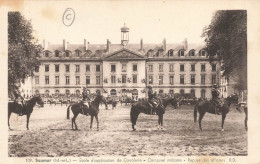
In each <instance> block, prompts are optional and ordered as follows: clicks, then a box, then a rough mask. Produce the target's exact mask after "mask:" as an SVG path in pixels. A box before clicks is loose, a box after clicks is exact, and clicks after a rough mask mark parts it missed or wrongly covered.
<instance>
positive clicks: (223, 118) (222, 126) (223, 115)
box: [221, 113, 226, 131]
mask: <svg viewBox="0 0 260 164" xmlns="http://www.w3.org/2000/svg"><path fill="white" fill-rule="evenodd" d="M225 118H226V114H225V113H224V114H222V124H221V128H222V129H221V130H222V131H224V121H225Z"/></svg>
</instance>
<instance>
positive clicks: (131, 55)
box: [32, 26, 227, 98]
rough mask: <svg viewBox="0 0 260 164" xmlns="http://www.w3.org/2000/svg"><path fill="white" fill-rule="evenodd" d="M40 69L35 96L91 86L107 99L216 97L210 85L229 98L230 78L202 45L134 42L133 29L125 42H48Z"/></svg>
mask: <svg viewBox="0 0 260 164" xmlns="http://www.w3.org/2000/svg"><path fill="white" fill-rule="evenodd" d="M43 48H44V50H43V53H42V54H41V56H40V57H39V60H40V61H41V65H40V66H39V67H38V68H36V71H35V73H34V75H35V76H34V77H33V82H32V83H33V92H34V93H40V94H80V93H81V87H82V86H86V87H87V88H88V89H89V90H90V92H91V93H94V92H96V90H100V91H101V92H102V93H103V95H105V96H108V95H111V96H122V95H128V96H135V97H136V96H138V98H142V97H146V96H147V92H146V90H147V89H146V88H147V86H148V85H150V86H152V87H153V88H154V90H155V91H156V92H157V93H171V94H173V93H191V94H193V95H195V96H196V97H207V98H210V97H211V91H210V90H211V86H212V84H213V83H217V84H219V85H220V86H221V92H222V93H221V95H222V96H223V97H226V95H227V92H226V89H225V87H226V80H225V79H222V78H221V76H220V71H219V70H220V64H219V63H213V64H210V63H209V59H208V57H207V54H206V51H205V50H204V46H203V45H199V44H191V43H188V41H187V39H185V40H184V41H183V42H182V43H180V44H168V43H166V40H165V39H164V40H163V41H162V43H160V44H144V42H143V40H142V39H141V40H140V43H139V44H131V43H129V28H128V27H126V26H123V27H122V28H121V44H112V43H111V42H110V41H109V40H107V43H106V44H90V43H89V42H88V41H87V40H86V39H84V44H70V43H68V42H66V40H63V44H57V45H56V44H50V43H45V41H44V43H43Z"/></svg>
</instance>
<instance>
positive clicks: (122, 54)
mask: <svg viewBox="0 0 260 164" xmlns="http://www.w3.org/2000/svg"><path fill="white" fill-rule="evenodd" d="M103 59H104V60H131V59H134V60H144V59H146V58H145V56H143V55H140V54H138V53H136V52H133V51H131V50H128V49H121V50H119V51H116V52H113V53H112V54H109V55H108V56H105V57H104V58H103Z"/></svg>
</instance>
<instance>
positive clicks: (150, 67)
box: [35, 64, 217, 72]
mask: <svg viewBox="0 0 260 164" xmlns="http://www.w3.org/2000/svg"><path fill="white" fill-rule="evenodd" d="M190 66H191V67H190V71H192V72H193V71H196V70H195V64H191V65H190ZM211 67H212V71H213V72H215V71H216V70H217V68H216V64H212V65H211ZM126 68H127V65H126V64H122V72H126V71H127V70H126ZM49 71H50V67H49V65H45V72H49ZM65 71H66V72H70V65H65ZM75 71H76V72H80V65H76V67H75ZM133 71H134V72H137V71H138V70H137V64H133ZM148 71H149V72H153V65H152V64H150V65H148ZM180 71H181V72H184V71H185V67H184V64H180ZM35 72H39V66H36V68H35ZM55 72H60V65H58V64H56V65H55ZM86 72H90V65H86ZM96 72H100V65H96ZM111 72H116V65H115V64H111ZM159 72H164V69H163V64H159ZM169 72H174V64H170V65H169ZM201 72H206V64H201Z"/></svg>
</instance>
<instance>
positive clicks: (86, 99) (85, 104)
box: [82, 87, 91, 116]
mask: <svg viewBox="0 0 260 164" xmlns="http://www.w3.org/2000/svg"><path fill="white" fill-rule="evenodd" d="M90 101H91V98H90V93H89V90H87V88H86V87H83V91H82V113H83V114H85V115H86V116H88V115H89V114H88V112H87V110H88V109H89V106H90ZM84 110H85V111H84Z"/></svg>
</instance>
